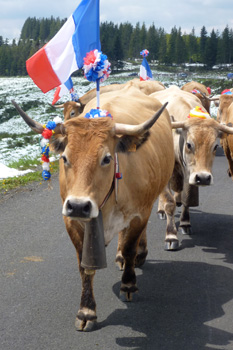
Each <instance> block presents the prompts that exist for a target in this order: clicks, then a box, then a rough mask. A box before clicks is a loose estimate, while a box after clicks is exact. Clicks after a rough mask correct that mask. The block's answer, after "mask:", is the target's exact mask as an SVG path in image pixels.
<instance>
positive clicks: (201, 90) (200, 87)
mask: <svg viewBox="0 0 233 350" xmlns="http://www.w3.org/2000/svg"><path fill="white" fill-rule="evenodd" d="M181 90H184V91H187V92H190V93H192V94H195V95H196V97H198V98H199V99H200V101H201V103H202V105H203V107H204V108H205V109H206V110H207V112H208V113H210V101H209V100H208V99H206V98H205V96H207V97H209V96H210V93H209V91H208V89H207V87H206V86H205V85H204V84H201V83H198V82H197V81H190V82H188V83H186V84H185V85H183V86H182V88H181ZM195 90H196V92H194V91H195ZM203 95H204V96H203Z"/></svg>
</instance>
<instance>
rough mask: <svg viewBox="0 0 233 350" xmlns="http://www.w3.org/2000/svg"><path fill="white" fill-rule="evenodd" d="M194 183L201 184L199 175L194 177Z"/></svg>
mask: <svg viewBox="0 0 233 350" xmlns="http://www.w3.org/2000/svg"><path fill="white" fill-rule="evenodd" d="M196 183H197V184H200V183H201V178H200V176H199V175H196Z"/></svg>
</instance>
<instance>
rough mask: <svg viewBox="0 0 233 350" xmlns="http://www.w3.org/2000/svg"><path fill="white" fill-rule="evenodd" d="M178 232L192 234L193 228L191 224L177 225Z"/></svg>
mask: <svg viewBox="0 0 233 350" xmlns="http://www.w3.org/2000/svg"><path fill="white" fill-rule="evenodd" d="M179 232H180V233H181V234H182V235H192V234H193V230H192V227H191V226H180V227H179Z"/></svg>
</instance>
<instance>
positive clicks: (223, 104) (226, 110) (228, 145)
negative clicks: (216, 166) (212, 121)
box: [214, 89, 233, 180]
mask: <svg viewBox="0 0 233 350" xmlns="http://www.w3.org/2000/svg"><path fill="white" fill-rule="evenodd" d="M232 90H233V89H232ZM214 100H217V101H218V102H219V108H218V114H217V121H218V122H219V123H221V124H224V125H228V126H229V125H230V126H232V125H233V94H230V95H228V94H223V95H220V96H218V97H215V98H214ZM221 145H222V147H223V150H224V153H225V156H226V158H227V160H228V164H229V169H228V175H229V176H231V178H232V180H233V136H232V135H228V134H224V135H223V137H222V139H221Z"/></svg>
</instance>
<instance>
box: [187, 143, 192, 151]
mask: <svg viewBox="0 0 233 350" xmlns="http://www.w3.org/2000/svg"><path fill="white" fill-rule="evenodd" d="M186 147H187V148H188V150H190V151H191V149H192V145H191V143H189V142H186Z"/></svg>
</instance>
